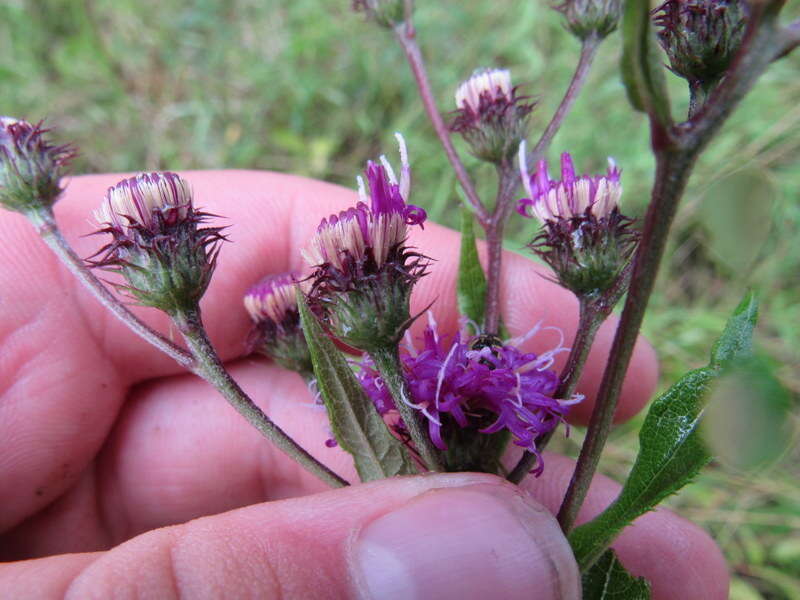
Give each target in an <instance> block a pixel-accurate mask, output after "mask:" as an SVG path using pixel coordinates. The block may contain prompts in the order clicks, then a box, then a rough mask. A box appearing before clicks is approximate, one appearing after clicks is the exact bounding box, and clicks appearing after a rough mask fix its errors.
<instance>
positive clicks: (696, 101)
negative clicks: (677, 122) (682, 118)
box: [689, 81, 711, 119]
mask: <svg viewBox="0 0 800 600" xmlns="http://www.w3.org/2000/svg"><path fill="white" fill-rule="evenodd" d="M710 89H711V87H710V86H705V85H703V83H702V82H700V81H691V82H689V118H690V119H691V118H692V117H694V116H695V115H696V114H697V113H698V112H700V110H701V109H702V108H703V106H705V104H706V102H707V101H708V96H709V91H710Z"/></svg>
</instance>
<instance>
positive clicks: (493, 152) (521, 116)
mask: <svg viewBox="0 0 800 600" xmlns="http://www.w3.org/2000/svg"><path fill="white" fill-rule="evenodd" d="M527 99H528V98H527V97H525V96H518V95H517V88H516V87H513V86H512V85H511V74H510V73H509V71H508V70H506V69H479V70H477V71H475V72H474V73H473V74H472V77H470V78H469V79H467V80H466V81H464V82H463V83H462V84H461V85H459V86H458V89H457V90H456V94H455V100H456V111H455V118H454V119H453V122H452V123H451V124H450V129H451V130H452V131H455V132H458V133H460V134H461V135H462V136H463V137H464V139H465V140H466V141H467V143H468V144H469V145H470V148H471V149H472V153H473V154H474V155H475V156H477V157H478V158H480V159H482V160H485V161H488V162H492V163H498V164H499V163H503V162H505V161H509V162H510V160H511V159H512V158H513V155H514V152H515V151H516V149H517V146H518V145H519V143H520V141H521V140H522V139H523V138H524V137H525V132H526V129H527V124H528V115H529V114H530V112H531V111H532V110H533V106H534V105H533V103H529V102H526V100H527Z"/></svg>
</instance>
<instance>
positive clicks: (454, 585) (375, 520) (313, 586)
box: [0, 474, 580, 599]
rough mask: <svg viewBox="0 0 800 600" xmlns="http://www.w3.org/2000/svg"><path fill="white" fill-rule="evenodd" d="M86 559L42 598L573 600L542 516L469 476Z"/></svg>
mask: <svg viewBox="0 0 800 600" xmlns="http://www.w3.org/2000/svg"><path fill="white" fill-rule="evenodd" d="M91 556H92V559H91V562H90V564H88V566H85V567H84V568H82V570H81V571H80V572H79V573H78V574H77V576H76V575H75V570H74V568H73V569H67V571H68V572H69V574H68V577H69V581H67V582H64V581H62V582H61V585H54V586H49V589H60V590H62V591H63V590H64V589H67V592H66V594H64V597H66V598H82V599H83V598H111V597H114V598H140V597H141V598H144V597H157V598H173V597H174V598H178V597H183V598H222V597H226V598H273V597H275V598H278V597H284V598H350V597H358V598H381V599H387V598H388V599H391V598H404V599H406V598H458V599H468V598H488V597H498V598H511V599H513V598H530V597H532V595H535V596H536V598H541V599H546V598H562V599H563V598H579V597H580V584H579V577H578V570H577V567H576V565H575V561H574V559H573V557H572V553H571V551H570V548H569V544H568V543H567V541H566V539H565V538H564V536H563V535H562V534H561V531H560V530H559V528H558V525H557V523H556V521H555V519H554V518H553V516H552V515H551V514H550V513H549V512H547V511H546V510H545V509H544V508H543V507H542V506H541V505H539V504H537V503H536V502H535V501H533V500H531V499H530V498H529V497H528V496H526V495H525V494H524V492H522V491H520V490H519V488H516V487H514V486H511V485H510V484H507V483H505V482H502V481H501V480H500V479H497V478H495V477H492V476H489V475H478V474H444V475H428V476H418V477H407V478H398V479H392V480H385V481H379V482H374V483H370V484H365V485H359V486H353V487H351V488H346V489H341V490H333V491H329V492H324V493H321V494H316V495H313V496H306V497H303V498H297V499H292V500H283V501H279V502H272V503H267V504H260V505H256V506H250V507H247V508H243V509H238V510H235V511H231V512H228V513H225V514H221V515H217V516H213V517H206V518H202V519H197V520H195V521H191V522H189V523H186V524H184V525H179V526H175V527H169V528H164V529H160V530H156V531H151V532H149V533H146V534H143V535H140V536H138V537H136V538H134V539H132V540H130V541H128V542H126V543H124V544H122V545H121V546H118V547H117V548H114V549H113V550H111V551H109V552H107V553H105V554H102V555H99V556H100V557H99V558H96V557H97V556H98V555H91ZM59 560H60V557H55V558H49V559H40V560H39V561H27V562H28V563H31V562H38V563H42V562H46V561H59ZM87 561H88V559H87ZM54 564H55V563H54ZM15 565H19V566H20V567H19V568H25V567H24V565H25V563H13V564H9V565H5V567H2V568H0V587H3V584H4V581H5V582H14V583H16V584H18V585H22V584H23V583H24V579H25V578H24V577H21V576H20V573H19V572H18V573H17V574H16V577H15V576H14V575H13V574H10V571H9V569H12V568H14V567H15ZM28 572H30V573H32V574H35V576H36V578H37V580H38V582H37V586H39V589H42V588H41V587H40V586H41V583H42V581H41V578H42V576H43V575H44V574H47V576H49V577H55V576H57V573H58V567H57V566H53V568H41V567H40V568H35V569H34V568H30V565H29V566H28ZM4 575H5V576H6V577H4ZM19 589H20V591H23V590H24V589H28V590H30V589H31V588H30V587H28V588H23V587H20V588H19ZM14 597H24V593H23V594H22V595H18V596H14Z"/></svg>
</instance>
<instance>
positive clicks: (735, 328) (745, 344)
mask: <svg viewBox="0 0 800 600" xmlns="http://www.w3.org/2000/svg"><path fill="white" fill-rule="evenodd" d="M757 320H758V300H757V299H756V296H755V294H754V293H753V292H751V291H749V292H747V294H745V296H744V298H743V299H742V301H741V302H740V303H739V305H738V306H737V307H736V309H735V310H734V311H733V314H732V315H731V317H730V319H728V322H727V323H726V324H725V330H724V331H723V332H722V335H721V336H720V338H719V339H718V340H717V342H716V343H715V344H714V346H713V347H712V348H711V365H712V366H714V367H717V368H721V367H725V366H727V365H729V364H731V363H732V362H733V361H737V360H743V359H746V358H749V357H750V355H751V354H752V347H753V330H754V329H755V327H756V321H757Z"/></svg>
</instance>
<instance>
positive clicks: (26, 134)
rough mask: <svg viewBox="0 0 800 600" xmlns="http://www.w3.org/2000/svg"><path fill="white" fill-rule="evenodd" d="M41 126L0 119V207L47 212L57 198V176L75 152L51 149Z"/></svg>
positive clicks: (59, 189)
mask: <svg viewBox="0 0 800 600" xmlns="http://www.w3.org/2000/svg"><path fill="white" fill-rule="evenodd" d="M49 131H50V130H49V129H45V128H44V127H43V125H42V122H39V123H36V124H35V125H34V124H31V123H28V122H27V121H21V120H17V119H12V118H11V117H1V116H0V204H2V205H3V206H5V207H6V208H8V209H10V210H15V211H21V212H25V211H27V210H31V209H40V208H49V207H50V206H51V205H52V204H53V203H54V202H55V201H56V200H57V199H58V197H59V196H60V195H61V191H62V190H61V176H62V175H63V173H64V171H65V169H66V167H67V166H68V165H69V162H70V160H72V158H73V157H74V156H75V150H74V149H73V148H72V147H71V146H69V145H62V146H55V145H53V144H52V143H50V141H49V140H48V139H47V137H46V134H47V133H48V132H49Z"/></svg>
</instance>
